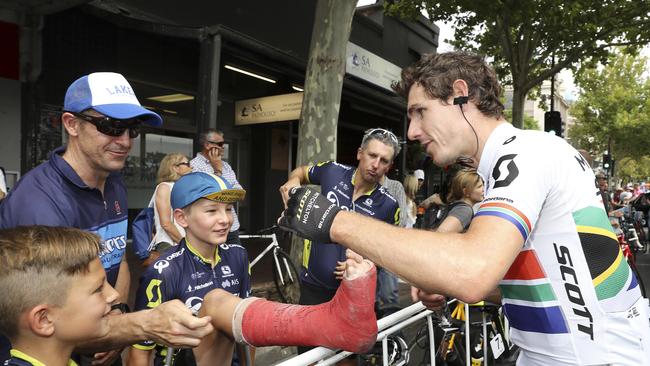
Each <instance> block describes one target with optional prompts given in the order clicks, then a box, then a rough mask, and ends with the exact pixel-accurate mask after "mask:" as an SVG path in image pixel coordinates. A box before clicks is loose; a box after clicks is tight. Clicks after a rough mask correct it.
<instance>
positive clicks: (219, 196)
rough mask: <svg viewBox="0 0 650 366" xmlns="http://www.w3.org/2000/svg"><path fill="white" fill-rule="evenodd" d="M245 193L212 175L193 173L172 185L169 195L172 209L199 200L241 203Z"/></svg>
mask: <svg viewBox="0 0 650 366" xmlns="http://www.w3.org/2000/svg"><path fill="white" fill-rule="evenodd" d="M245 196H246V191H245V190H243V189H241V188H233V187H232V185H231V184H230V183H228V181H226V180H225V179H223V178H221V177H218V176H216V175H214V174H208V173H202V172H194V173H189V174H186V175H184V176H182V177H181V178H180V179H179V180H177V181H176V183H175V184H174V188H172V194H171V203H172V209H174V210H175V209H177V208H183V207H185V206H188V205H190V204H192V203H194V201H196V200H198V199H199V198H207V199H209V200H213V201H217V202H224V203H233V202H237V201H241V200H243V199H244V197H245Z"/></svg>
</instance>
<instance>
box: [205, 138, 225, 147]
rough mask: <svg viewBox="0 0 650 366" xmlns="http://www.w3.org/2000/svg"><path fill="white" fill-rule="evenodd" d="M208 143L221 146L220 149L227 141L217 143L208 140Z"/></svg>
mask: <svg viewBox="0 0 650 366" xmlns="http://www.w3.org/2000/svg"><path fill="white" fill-rule="evenodd" d="M208 143H209V144H212V145H217V146H219V147H223V145H224V144H225V143H226V142H225V141H219V142H216V141H210V140H208Z"/></svg>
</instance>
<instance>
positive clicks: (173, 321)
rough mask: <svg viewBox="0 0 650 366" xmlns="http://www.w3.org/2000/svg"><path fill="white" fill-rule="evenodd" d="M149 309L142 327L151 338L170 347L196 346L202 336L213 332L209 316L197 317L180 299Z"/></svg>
mask: <svg viewBox="0 0 650 366" xmlns="http://www.w3.org/2000/svg"><path fill="white" fill-rule="evenodd" d="M145 311H147V312H148V313H147V316H146V319H143V320H144V321H143V322H142V327H143V329H144V331H145V333H146V334H147V336H148V337H147V339H150V340H152V341H154V342H156V343H158V344H162V345H165V346H170V347H176V348H178V347H196V346H198V345H199V343H201V338H203V337H205V336H206V335H208V334H210V333H212V332H213V331H214V327H213V326H212V323H211V320H212V318H210V317H209V316H205V317H202V318H197V317H195V316H194V315H192V312H191V311H190V309H188V308H187V307H185V305H184V304H183V303H182V302H181V301H179V300H171V301H166V302H164V303H162V304H160V305H158V306H157V307H155V308H153V309H151V310H145Z"/></svg>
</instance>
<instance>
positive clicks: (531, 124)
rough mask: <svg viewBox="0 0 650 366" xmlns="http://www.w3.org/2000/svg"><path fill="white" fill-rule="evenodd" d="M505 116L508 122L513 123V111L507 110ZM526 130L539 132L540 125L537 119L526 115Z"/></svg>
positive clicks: (504, 112)
mask: <svg viewBox="0 0 650 366" xmlns="http://www.w3.org/2000/svg"><path fill="white" fill-rule="evenodd" d="M503 114H504V115H505V117H506V120H507V121H512V109H506V110H505V111H503ZM524 130H539V124H537V121H536V120H535V118H533V117H531V116H529V115H527V114H524Z"/></svg>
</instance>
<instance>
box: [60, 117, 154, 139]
mask: <svg viewBox="0 0 650 366" xmlns="http://www.w3.org/2000/svg"><path fill="white" fill-rule="evenodd" d="M69 113H71V114H72V115H73V116H75V117H77V118H79V119H81V120H83V121H86V122H90V123H92V124H93V125H94V126H95V127H97V131H99V132H101V133H103V134H104V135H108V136H111V137H119V136H122V135H123V134H124V131H126V130H127V129H128V130H129V138H132V139H134V138H136V137H138V136H139V135H140V125H141V124H142V121H141V120H139V119H137V118H131V119H115V118H111V117H106V116H102V117H97V116H89V115H87V114H83V113H75V112H69Z"/></svg>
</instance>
